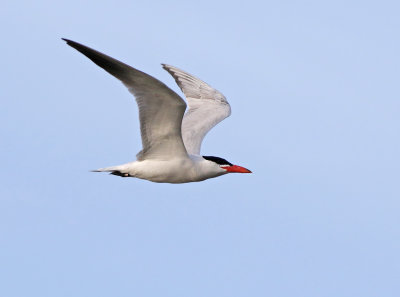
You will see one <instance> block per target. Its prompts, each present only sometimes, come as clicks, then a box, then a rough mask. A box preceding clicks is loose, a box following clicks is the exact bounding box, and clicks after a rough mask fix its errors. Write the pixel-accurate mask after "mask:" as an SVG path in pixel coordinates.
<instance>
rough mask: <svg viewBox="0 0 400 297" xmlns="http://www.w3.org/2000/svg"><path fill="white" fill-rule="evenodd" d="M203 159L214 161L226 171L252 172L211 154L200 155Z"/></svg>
mask: <svg viewBox="0 0 400 297" xmlns="http://www.w3.org/2000/svg"><path fill="white" fill-rule="evenodd" d="M202 157H203V158H204V159H206V160H208V161H211V162H214V163H216V164H218V166H219V167H220V168H221V169H223V170H225V171H226V173H252V172H251V171H250V170H248V169H246V168H244V167H241V166H238V165H233V164H232V163H230V162H228V161H227V160H225V159H222V158H219V157H213V156H202Z"/></svg>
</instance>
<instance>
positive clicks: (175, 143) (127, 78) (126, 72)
mask: <svg viewBox="0 0 400 297" xmlns="http://www.w3.org/2000/svg"><path fill="white" fill-rule="evenodd" d="M63 40H64V41H66V42H67V44H68V45H70V46H71V47H73V48H75V49H76V50H78V51H79V52H81V53H82V54H84V55H85V56H86V57H88V58H89V59H90V60H92V61H93V62H94V63H95V64H97V65H98V66H100V67H101V68H103V69H104V70H106V71H107V72H108V73H110V74H111V75H113V76H115V77H116V78H117V79H119V80H120V81H121V82H122V83H123V84H124V85H125V86H126V87H127V88H128V90H129V92H130V93H132V94H133V96H134V97H135V98H136V102H137V104H138V107H139V119H140V133H141V136H142V145H143V149H142V150H141V151H140V152H139V153H138V154H137V155H136V157H137V161H134V162H130V163H126V164H123V165H118V166H112V167H106V168H100V169H98V170H94V171H95V172H110V173H111V174H113V175H118V176H122V177H136V178H141V179H146V180H149V181H153V182H158V183H188V182H197V181H203V180H206V179H209V178H213V177H217V176H220V175H224V174H227V173H233V172H237V173H251V171H250V170H248V169H246V168H244V167H241V166H238V165H233V164H232V163H230V162H228V161H227V160H225V159H223V158H219V157H213V156H201V155H200V147H201V143H202V140H203V138H204V136H205V135H206V134H207V132H208V131H210V130H211V128H213V127H214V126H215V125H217V124H218V123H219V122H221V121H222V120H223V119H225V118H226V117H228V116H229V115H230V114H231V108H230V105H229V103H228V101H227V100H226V98H225V96H224V95H222V94H221V93H220V92H218V91H217V90H215V89H214V88H212V87H211V86H209V85H208V84H206V83H205V82H203V81H201V80H200V79H198V78H196V77H194V76H193V75H190V74H189V73H186V72H184V71H182V70H180V69H178V68H176V67H173V66H170V65H166V64H162V67H163V68H164V69H165V70H166V71H168V72H169V73H170V74H171V75H172V76H173V78H174V79H175V81H176V83H177V84H178V86H179V87H180V89H181V90H182V92H183V94H184V95H185V97H186V99H187V102H188V105H189V110H188V111H187V112H186V113H185V110H186V103H185V101H184V100H183V99H182V98H181V97H180V96H179V95H178V94H176V93H175V92H174V91H173V90H171V89H170V88H168V87H167V86H166V85H165V84H163V83H162V82H160V81H159V80H157V79H155V78H154V77H152V76H150V75H148V74H146V73H144V72H142V71H140V70H137V69H135V68H133V67H130V66H128V65H126V64H124V63H122V62H120V61H118V60H116V59H113V58H111V57H109V56H106V55H105V54H102V53H100V52H98V51H96V50H93V49H91V48H89V47H87V46H84V45H82V44H79V43H77V42H74V41H72V40H68V39H64V38H63Z"/></svg>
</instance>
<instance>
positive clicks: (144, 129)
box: [63, 39, 187, 160]
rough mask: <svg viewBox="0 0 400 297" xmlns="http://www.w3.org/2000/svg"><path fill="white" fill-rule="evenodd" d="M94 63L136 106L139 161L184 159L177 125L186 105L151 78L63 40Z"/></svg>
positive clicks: (180, 122) (118, 62)
mask: <svg viewBox="0 0 400 297" xmlns="http://www.w3.org/2000/svg"><path fill="white" fill-rule="evenodd" d="M63 40H65V41H66V42H67V44H68V45H70V46H72V47H73V48H75V49H76V50H78V51H79V52H81V53H82V54H84V55H85V56H86V57H88V58H89V59H90V60H92V61H93V62H94V63H95V64H97V65H98V66H100V67H101V68H103V69H104V70H106V71H107V72H108V73H110V74H112V75H113V76H115V77H116V78H118V79H119V80H120V81H121V82H122V83H123V84H124V85H125V86H126V87H127V88H128V89H129V91H130V92H131V93H132V94H133V95H134V96H135V98H136V102H137V104H138V106H139V119H140V132H141V136H142V144H143V150H142V151H141V152H140V153H139V154H138V155H137V157H138V159H139V160H143V159H170V158H175V157H187V152H186V149H185V146H184V144H183V141H182V135H181V126H182V118H183V114H184V113H185V109H186V103H185V101H183V100H182V98H181V97H180V96H179V95H178V94H176V93H175V92H174V91H172V90H171V89H170V88H168V87H167V86H166V85H165V84H163V83H162V82H160V81H159V80H157V79H155V78H154V77H152V76H150V75H148V74H146V73H144V72H142V71H139V70H137V69H135V68H132V67H130V66H128V65H126V64H124V63H122V62H120V61H118V60H115V59H113V58H111V57H109V56H106V55H104V54H102V53H100V52H98V51H95V50H93V49H91V48H89V47H87V46H84V45H82V44H79V43H77V42H74V41H71V40H68V39H63Z"/></svg>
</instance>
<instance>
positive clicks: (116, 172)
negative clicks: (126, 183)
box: [91, 166, 130, 177]
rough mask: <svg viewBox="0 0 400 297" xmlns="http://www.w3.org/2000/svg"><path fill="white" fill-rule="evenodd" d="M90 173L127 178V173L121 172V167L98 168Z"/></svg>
mask: <svg viewBox="0 0 400 297" xmlns="http://www.w3.org/2000/svg"><path fill="white" fill-rule="evenodd" d="M91 172H109V173H110V174H112V175H117V176H121V177H129V176H130V175H129V173H126V172H123V168H122V166H112V167H105V168H99V169H95V170H91Z"/></svg>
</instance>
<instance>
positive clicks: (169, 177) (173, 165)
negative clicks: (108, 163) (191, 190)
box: [98, 155, 227, 184]
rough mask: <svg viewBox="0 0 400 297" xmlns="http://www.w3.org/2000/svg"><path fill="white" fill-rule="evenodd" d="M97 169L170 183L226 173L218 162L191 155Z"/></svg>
mask: <svg viewBox="0 0 400 297" xmlns="http://www.w3.org/2000/svg"><path fill="white" fill-rule="evenodd" d="M98 171H109V172H112V171H119V172H121V173H122V175H123V176H124V175H126V177H136V178H141V179H146V180H150V181H152V182H156V183H165V182H166V181H167V182H168V183H172V184H180V183H190V182H198V181H203V180H206V179H209V178H213V177H217V176H221V175H224V174H226V173H227V171H226V170H224V169H222V168H221V167H220V166H218V164H215V163H214V162H211V161H207V160H204V159H203V158H202V157H200V156H193V155H192V156H190V158H187V159H186V158H185V159H182V158H176V159H170V160H165V161H163V160H143V161H135V162H130V163H126V164H123V165H119V166H114V167H108V168H104V169H99V170H98Z"/></svg>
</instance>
